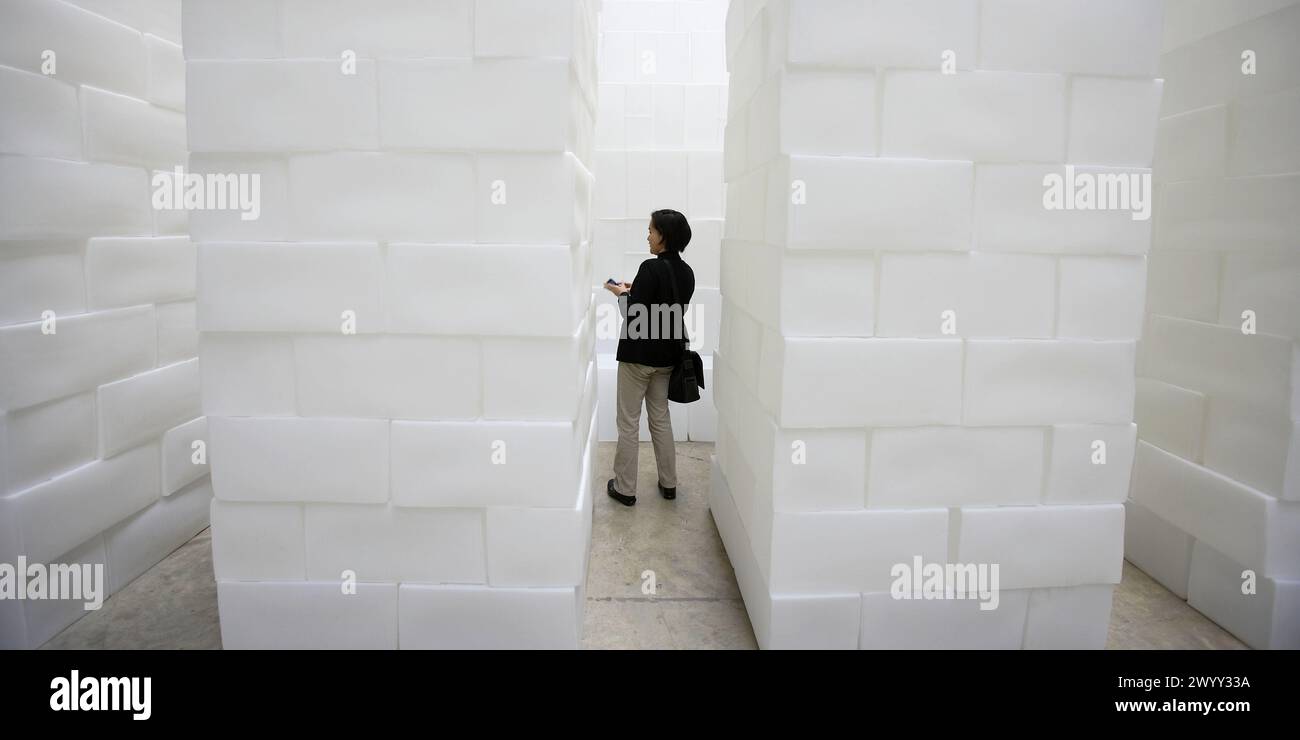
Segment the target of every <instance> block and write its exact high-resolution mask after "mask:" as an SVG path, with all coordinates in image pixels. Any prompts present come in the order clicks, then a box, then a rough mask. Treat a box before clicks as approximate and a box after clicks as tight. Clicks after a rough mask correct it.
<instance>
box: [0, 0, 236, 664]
mask: <svg viewBox="0 0 1300 740" xmlns="http://www.w3.org/2000/svg"><path fill="white" fill-rule="evenodd" d="M179 42H180V0H149V1H147V2H131V3H127V2H102V1H97V0H81V1H79V2H72V3H69V2H63V1H62V0H12V1H11V2H5V3H3V5H2V6H0V97H3V99H4V100H5V104H4V105H3V106H0V562H2V563H8V564H11V565H13V564H16V563H17V559H18V558H19V557H25V558H27V559H28V560H29V561H31V562H42V563H64V564H71V563H91V564H99V565H103V566H105V573H106V576H107V582H106V583H104V584H102V588H103V589H105V593H104V594H103V595H104V596H107V595H108V594H111V593H113V592H116V591H117V590H118V589H120V588H121V587H122V586H124V585H126V584H127V583H129V582H130V581H131V580H133V579H134V578H135V577H136V576H138V575H140V574H141V573H143V572H144V571H145V570H146V569H147V568H149V566H151V565H153V564H154V563H156V562H157V561H159V560H160V559H162V558H163V557H164V556H166V555H167V554H168V553H169V552H171V551H172V550H173V549H175V548H176V547H178V546H180V545H181V544H183V543H184V542H185V541H186V540H188V539H189V538H190V537H192V536H193V535H194V534H195V533H197V532H199V531H200V530H202V529H203V528H204V527H205V526H207V521H208V502H209V500H210V498H211V488H210V486H209V485H208V475H207V465H206V463H202V462H196V460H199V461H201V460H202V459H203V458H202V457H201V456H200V457H198V458H196V457H195V455H194V453H195V450H192V449H191V446H192V444H193V443H194V442H195V441H201V440H204V439H205V438H206V433H205V429H206V425H205V420H204V419H203V418H201V417H200V408H199V368H198V360H197V359H196V355H197V349H198V334H197V332H196V330H195V303H194V295H195V277H194V273H195V250H194V245H193V244H192V243H191V242H190V239H189V236H188V234H187V231H188V226H187V223H186V219H185V217H184V213H183V212H181V211H162V210H154V209H153V208H152V207H151V194H152V188H151V176H152V174H153V173H154V171H158V170H162V171H169V170H171V169H172V168H173V167H174V166H176V165H183V164H184V162H185V157H186V153H185V151H186V131H185V93H184V84H185V70H184V61H183V59H182V57H181V49H180V46H179ZM85 613H86V612H85V610H84V609H83V606H82V602H81V601H76V600H63V601H49V600H47V601H35V600H31V601H22V600H13V599H5V600H0V647H6V648H14V647H37V646H39V645H40V644H41V643H43V642H45V641H46V640H48V639H49V638H50V637H52V636H54V634H56V633H57V632H58V631H59V630H61V629H63V628H64V627H66V626H67V625H68V624H70V623H72V622H73V621H75V620H76V619H78V618H79V617H81V616H82V615H83V614H85Z"/></svg>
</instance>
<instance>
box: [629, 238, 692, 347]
mask: <svg viewBox="0 0 1300 740" xmlns="http://www.w3.org/2000/svg"><path fill="white" fill-rule="evenodd" d="M670 271H671V272H670ZM674 281H675V282H676V288H677V300H675V301H674V300H673V282H674ZM694 294H695V272H694V271H693V270H692V269H691V266H690V265H688V264H686V261H685V260H683V259H682V257H681V255H680V254H678V253H677V252H672V251H665V252H662V253H660V254H658V255H656V256H654V257H651V258H650V259H648V260H645V261H644V262H642V263H641V267H640V269H638V270H637V273H636V278H635V279H633V281H632V291H631V292H630V293H629V294H628V295H627V297H626V301H627V306H626V309H625V311H624V312H623V313H624V316H625V317H626V320H625V321H624V322H623V332H622V336H620V338H619V340H618V354H617V355H616V359H617V360H618V361H619V362H635V363H637V364H639V365H649V366H651V367H671V366H673V365H676V364H677V361H678V360H680V359H681V354H682V340H683V339H685V338H686V333H685V331H686V329H685V327H686V321H685V312H686V309H687V307H688V306H689V305H690V302H691V297H692V296H693V295H694ZM620 300H624V299H620Z"/></svg>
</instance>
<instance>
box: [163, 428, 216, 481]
mask: <svg viewBox="0 0 1300 740" xmlns="http://www.w3.org/2000/svg"><path fill="white" fill-rule="evenodd" d="M195 442H203V445H202V447H200V448H198V449H196V448H195V445H194V443H195ZM207 442H208V419H207V417H206V416H200V417H199V418H197V419H193V420H190V421H187V422H185V423H184V424H181V425H179V426H176V427H173V428H171V429H168V430H167V431H166V432H163V436H162V495H164V496H170V495H172V494H173V493H175V492H177V491H179V490H181V489H182V488H184V487H185V486H188V485H189V484H190V483H192V482H194V481H196V480H198V479H199V478H202V477H203V476H205V475H207V474H208V463H207ZM199 449H202V450H203V454H202V456H199V454H198V452H199ZM196 459H198V460H202V462H195V460H196Z"/></svg>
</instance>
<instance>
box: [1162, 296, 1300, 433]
mask: <svg viewBox="0 0 1300 740" xmlns="http://www.w3.org/2000/svg"><path fill="white" fill-rule="evenodd" d="M1143 344H1144V345H1145V349H1144V352H1145V353H1146V356H1147V366H1146V368H1145V374H1146V375H1147V376H1149V377H1152V378H1158V379H1160V380H1163V381H1165V382H1167V383H1172V384H1174V385H1178V386H1182V387H1184V388H1189V389H1191V390H1195V391H1200V392H1202V393H1207V394H1210V395H1216V394H1217V395H1222V396H1223V397H1224V398H1228V399H1235V400H1238V401H1241V402H1244V403H1249V404H1254V405H1258V406H1263V407H1273V408H1277V407H1278V406H1281V408H1282V409H1284V410H1285V409H1288V408H1289V409H1291V413H1292V415H1296V414H1295V411H1296V409H1300V393H1296V392H1295V391H1294V390H1293V388H1295V385H1294V377H1293V375H1294V372H1295V368H1296V367H1297V366H1300V357H1298V356H1297V355H1296V351H1295V343H1294V342H1292V341H1291V340H1290V339H1287V338H1283V337H1275V336H1271V335H1268V334H1252V335H1247V334H1243V333H1242V332H1241V329H1240V327H1239V326H1233V327H1227V326H1214V325H1211V324H1203V323H1200V322H1197V321H1184V320H1182V319H1174V318H1168V317H1165V316H1153V317H1151V320H1150V321H1149V322H1148V326H1147V333H1146V335H1145V336H1144V338H1143Z"/></svg>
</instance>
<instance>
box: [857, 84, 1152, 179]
mask: <svg viewBox="0 0 1300 740" xmlns="http://www.w3.org/2000/svg"><path fill="white" fill-rule="evenodd" d="M883 99H884V103H883V110H884V112H883V114H882V118H881V124H880V128H881V154H883V155H884V156H888V157H920V158H923V159H958V158H970V159H975V160H978V161H983V162H1025V161H1029V162H1035V161H1036V162H1058V161H1060V160H1061V158H1062V157H1063V156H1064V154H1065V78H1064V77H1062V76H1060V75H1051V74H1019V73H1013V72H986V71H975V72H966V73H962V74H956V75H945V74H942V73H940V72H939V71H937V70H936V71H933V72H890V73H889V74H887V75H886V76H885V82H884V96H883ZM1152 124H1153V125H1154V121H1152Z"/></svg>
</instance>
